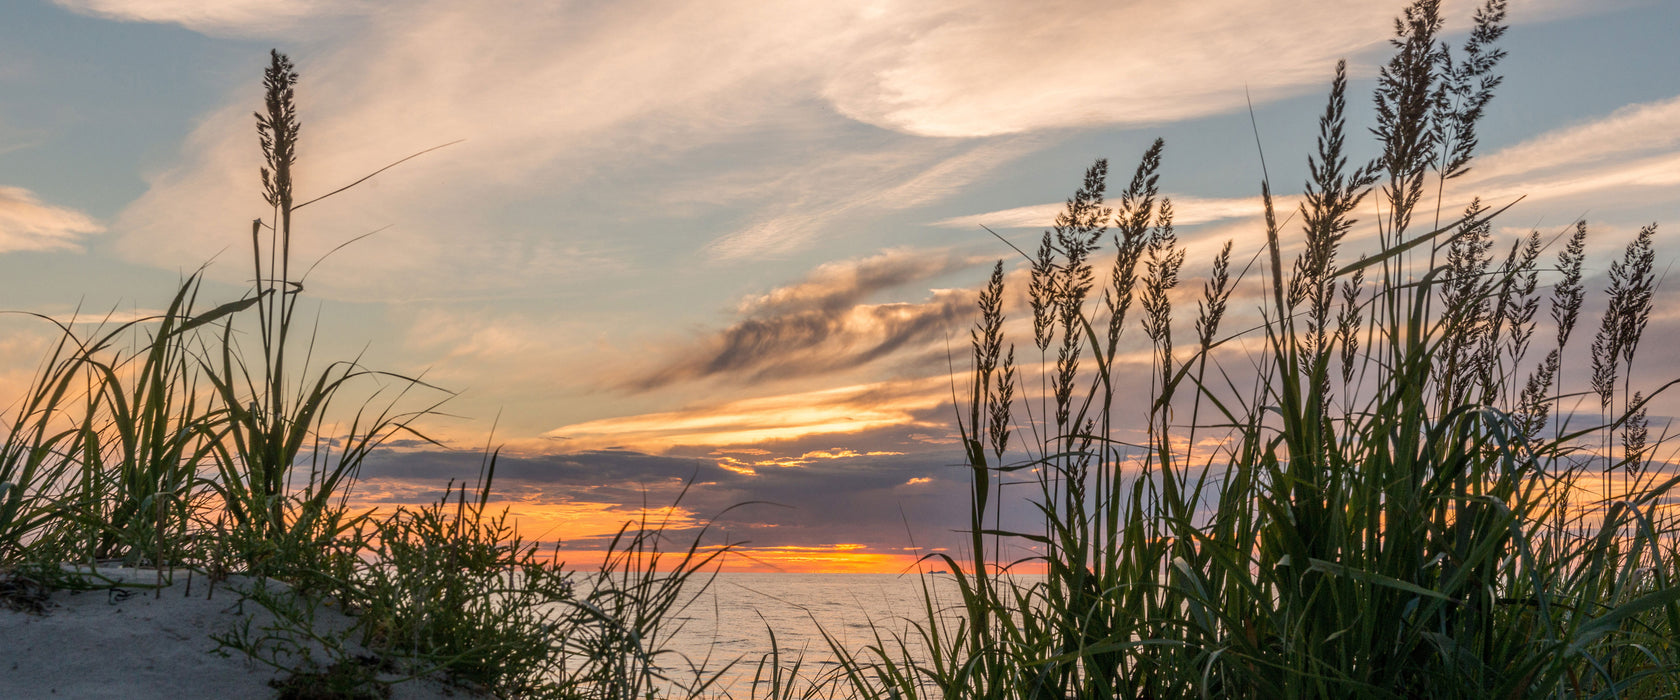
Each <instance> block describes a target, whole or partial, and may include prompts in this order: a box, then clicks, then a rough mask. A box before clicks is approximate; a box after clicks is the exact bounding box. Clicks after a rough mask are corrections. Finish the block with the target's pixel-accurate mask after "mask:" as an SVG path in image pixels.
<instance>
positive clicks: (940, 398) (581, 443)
mask: <svg viewBox="0 0 1680 700" xmlns="http://www.w3.org/2000/svg"><path fill="white" fill-rule="evenodd" d="M949 400H950V384H949V383H948V381H947V380H946V378H944V377H935V378H929V379H917V380H902V381H887V382H876V383H872V384H862V385H855V386H844V387H837V388H832V389H821V390H817V391H808V392H800V393H794V394H783V395H776V396H763V397H756V398H747V399H736V400H728V401H722V402H716V401H713V402H703V403H699V404H696V405H693V406H690V407H687V408H683V409H679V410H675V411H665V412H660V413H647V414H640V415H633V416H624V417H620V418H603V419H600V420H593V421H586V422H583V423H576V424H573V425H567V426H562V427H560V428H556V429H554V430H551V431H549V432H548V433H547V434H546V437H549V438H553V439H556V440H558V441H560V442H559V443H558V445H559V446H560V447H561V448H562V449H566V450H590V449H603V448H608V447H618V446H624V447H630V448H633V449H637V450H643V451H653V452H658V451H664V450H668V449H671V448H674V447H679V446H693V445H705V446H730V445H762V444H766V443H771V442H775V441H786V440H792V439H795V438H803V437H808V436H813V435H845V434H852V433H860V432H863V431H867V430H876V429H881V428H886V427H893V426H904V425H914V424H919V423H920V422H921V421H920V419H919V418H918V415H919V414H920V413H921V412H925V411H928V410H931V409H933V408H935V407H937V406H939V405H940V404H941V403H942V402H947V401H949ZM930 427H935V426H930Z"/></svg>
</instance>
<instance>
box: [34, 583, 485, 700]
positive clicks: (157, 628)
mask: <svg viewBox="0 0 1680 700" xmlns="http://www.w3.org/2000/svg"><path fill="white" fill-rule="evenodd" d="M99 573H100V574H101V575H104V576H107V577H110V578H115V579H119V580H123V581H135V582H138V583H153V582H155V580H156V576H157V572H156V571H155V570H149V569H147V570H134V569H115V568H113V569H100V571H99ZM174 580H175V582H174V585H172V586H170V587H167V588H164V589H162V592H161V595H160V594H159V593H158V592H157V591H155V590H152V589H141V588H119V589H117V590H118V591H122V592H126V593H127V595H126V596H125V595H124V593H122V592H110V591H89V592H79V593H78V592H70V591H58V592H55V593H53V594H52V602H53V606H52V607H51V609H50V610H48V611H47V613H46V614H45V615H34V614H29V613H23V612H13V611H9V610H6V609H5V608H4V607H0V698H51V697H62V698H123V699H124V700H139V699H141V698H170V699H174V698H185V699H189V700H190V699H194V698H205V699H208V698H271V697H275V695H276V694H277V691H276V690H275V689H274V688H272V687H270V686H269V680H271V679H274V678H277V677H280V676H281V675H282V674H280V673H279V672H277V671H275V670H274V669H273V668H272V667H270V666H268V665H266V664H263V663H260V662H257V661H253V660H251V659H249V658H247V657H246V656H245V655H244V654H242V653H240V652H237V651H231V650H230V651H229V654H231V656H226V657H224V656H222V655H219V654H217V653H215V651H214V650H215V649H216V646H217V644H216V642H214V641H212V640H211V639H210V635H212V634H224V633H226V632H228V631H229V630H230V629H232V628H233V626H234V624H235V623H236V622H238V621H239V619H240V618H241V616H244V617H249V618H250V619H251V620H252V627H251V629H252V630H253V631H256V630H260V629H261V626H262V625H264V624H266V623H268V622H269V621H270V620H272V617H271V616H270V615H269V614H268V612H267V611H266V610H263V608H262V607H261V606H259V605H257V604H255V603H254V602H249V601H247V602H245V603H244V605H243V606H241V605H240V596H239V595H238V593H237V592H236V591H235V590H234V587H235V586H245V585H249V583H250V582H249V581H245V580H240V579H238V578H237V577H236V578H235V579H234V580H230V581H226V582H223V583H220V584H217V586H216V588H215V591H214V594H213V595H212V596H211V597H209V599H206V594H207V593H210V589H209V587H208V581H207V580H206V579H205V578H204V577H203V576H202V575H195V576H193V580H192V587H191V595H187V593H188V589H187V572H186V571H185V570H176V571H175V576H174ZM316 619H317V622H318V623H321V624H323V625H324V626H328V627H336V629H346V628H348V625H349V624H350V620H349V618H348V617H346V616H345V615H343V614H341V613H339V612H338V611H336V610H332V609H323V610H321V611H319V612H318V613H317V618H316ZM316 659H317V660H318V661H321V662H323V663H324V662H326V661H327V659H325V658H324V657H320V656H317V657H316ZM392 691H393V692H392V697H393V698H411V699H414V700H421V699H425V698H442V697H452V696H453V697H465V696H468V695H469V694H468V693H466V692H464V691H461V690H454V691H451V690H450V689H448V688H445V687H444V686H442V685H441V684H438V683H436V682H433V681H407V682H403V683H399V684H397V685H396V686H394V687H393V688H392Z"/></svg>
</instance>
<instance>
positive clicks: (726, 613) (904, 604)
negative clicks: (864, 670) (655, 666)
mask: <svg viewBox="0 0 1680 700" xmlns="http://www.w3.org/2000/svg"><path fill="white" fill-rule="evenodd" d="M924 585H926V586H927V589H926V590H928V591H930V592H931V593H932V594H933V597H934V600H935V610H938V611H941V613H942V614H943V615H945V616H946V617H947V618H950V617H951V616H952V615H957V616H959V617H960V610H961V607H962V606H961V601H962V597H961V595H960V594H959V593H958V591H957V586H956V584H955V582H954V580H953V578H952V577H951V576H949V575H944V574H929V575H927V576H918V575H916V574H904V575H898V574H744V573H726V574H719V575H718V576H717V578H716V579H715V580H714V581H713V582H712V585H711V587H710V588H708V589H707V590H706V591H705V592H703V593H701V594H700V595H699V596H697V597H696V598H695V599H694V602H693V603H692V604H691V605H690V606H688V607H687V608H686V609H685V610H683V611H682V613H681V614H680V615H679V616H678V617H677V618H676V622H677V623H678V624H679V625H680V626H681V627H680V629H679V630H678V631H677V632H676V634H675V635H673V636H672V637H671V638H670V640H669V643H668V645H667V648H669V649H671V650H672V651H674V652H676V653H677V654H680V655H681V658H683V659H686V660H687V661H688V662H691V663H693V664H697V665H698V664H704V666H705V667H706V668H709V669H712V670H713V671H714V672H715V671H716V670H717V669H719V668H722V667H723V666H724V665H725V664H727V663H728V662H730V661H733V660H736V659H739V661H738V662H737V663H736V664H735V666H734V667H733V668H731V669H729V670H727V671H725V672H724V674H723V675H722V676H721V677H719V679H718V683H717V685H715V686H714V689H715V690H717V691H721V692H727V693H728V694H729V695H731V696H733V697H736V698H747V697H751V696H752V693H751V686H752V680H753V676H754V672H755V671H756V670H757V668H758V664H759V662H760V660H761V659H763V658H764V657H765V656H766V655H767V654H769V653H770V651H771V643H770V638H771V631H772V630H774V633H775V640H776V647H778V648H779V649H780V651H781V657H782V659H781V661H782V665H783V666H789V665H791V664H792V663H793V662H794V660H796V659H797V660H799V661H800V675H801V676H806V677H810V676H820V675H821V674H824V673H826V672H829V671H831V670H833V669H834V667H835V660H836V659H835V655H834V653H833V652H832V650H831V649H830V647H829V644H828V642H827V641H825V639H824V637H823V634H824V633H825V632H826V633H827V635H828V636H829V637H832V638H833V639H834V640H835V641H836V642H838V643H839V644H840V645H841V646H842V647H843V648H845V649H848V650H852V651H853V652H854V653H858V654H859V655H860V657H862V658H872V657H869V656H867V655H865V654H863V653H862V652H861V650H863V649H864V648H865V647H866V646H867V645H872V644H875V643H876V635H877V634H880V635H881V637H882V638H884V639H886V640H888V649H889V651H892V652H895V655H896V652H898V650H899V646H898V644H897V642H896V641H894V637H897V638H899V639H904V640H906V641H907V642H909V643H910V644H911V645H912V649H913V650H916V651H914V652H913V653H915V654H916V655H917V656H921V654H920V653H919V649H920V648H919V647H917V646H915V643H916V642H918V641H919V640H920V638H919V635H918V634H917V633H916V632H915V630H914V628H912V627H911V626H910V623H911V622H912V621H914V622H919V623H921V624H922V625H923V626H925V625H926V620H927V616H928V612H927V605H926V598H925V597H924V594H923V591H924ZM662 665H663V666H664V667H665V668H667V669H670V670H671V671H672V672H673V680H676V681H681V682H692V680H693V679H694V676H693V674H692V673H688V674H686V675H685V674H683V673H681V672H678V671H679V669H681V668H682V667H683V666H684V663H683V662H682V661H681V660H678V659H675V658H673V659H667V660H666V663H664V664H662ZM711 694H712V693H708V696H710V695H711Z"/></svg>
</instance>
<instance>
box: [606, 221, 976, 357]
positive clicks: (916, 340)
mask: <svg viewBox="0 0 1680 700" xmlns="http://www.w3.org/2000/svg"><path fill="white" fill-rule="evenodd" d="M978 262H980V260H979V259H978V258H973V257H968V256H960V255H957V254H956V253H953V252H950V251H916V250H892V251H887V252H884V253H881V254H879V255H876V256H873V257H869V258H864V259H861V260H850V261H843V262H838V263H829V264H826V265H823V266H821V267H818V268H817V269H816V270H813V271H812V272H811V273H810V274H809V275H807V276H806V278H805V279H804V280H802V281H800V282H799V283H797V284H793V285H789V286H786V287H780V288H777V289H775V290H772V291H771V292H769V293H767V294H764V295H761V296H756V297H750V298H748V299H745V300H743V302H742V303H741V305H740V308H739V313H740V315H741V316H742V318H741V319H740V320H739V321H737V322H735V323H734V324H731V325H730V326H729V327H727V328H725V329H723V330H720V331H716V332H713V333H709V334H707V335H706V336H705V337H703V338H701V339H699V340H698V341H697V342H696V343H695V344H694V345H693V346H690V347H686V348H683V349H682V350H681V351H679V352H676V353H673V354H672V355H670V357H671V358H672V359H671V360H669V361H667V362H665V363H664V364H662V365H661V366H659V367H657V368H655V369H653V370H651V371H648V372H645V373H643V374H641V375H640V376H638V377H636V378H634V379H632V380H631V381H629V382H627V383H625V386H624V388H627V389H631V390H635V391H648V390H651V389H657V388H660V387H663V386H668V385H670V384H674V383H678V382H684V381H692V380H697V379H705V378H708V377H713V376H719V375H730V376H736V377H742V378H745V379H747V380H749V381H758V380H765V379H779V378H786V377H792V376H809V375H817V374H824V373H829V372H835V371H842V370H847V369H852V368H855V367H859V366H862V365H865V364H869V363H871V362H875V361H876V360H880V359H882V358H885V357H887V356H889V355H893V354H895V353H897V352H899V351H900V350H904V349H907V348H914V347H918V346H921V345H923V344H926V343H930V342H933V341H936V340H942V339H944V338H945V337H946V336H947V335H948V334H950V333H951V332H952V331H953V329H955V328H956V327H957V326H959V325H961V324H962V323H964V322H966V321H967V320H968V317H969V316H970V315H971V314H972V307H973V303H974V300H973V295H972V294H971V293H969V292H967V291H935V292H933V293H932V294H931V295H929V296H928V297H927V298H926V299H924V300H923V301H921V302H917V303H867V302H868V301H869V299H870V298H872V297H873V296H874V295H876V294H878V293H880V292H882V291H885V290H889V289H894V288H898V287H902V286H905V285H908V284H912V283H915V282H921V281H925V280H928V279H931V278H934V277H937V276H940V275H943V274H947V273H950V272H955V271H958V270H962V269H965V268H968V267H971V266H974V265H976V264H977V263H978Z"/></svg>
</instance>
